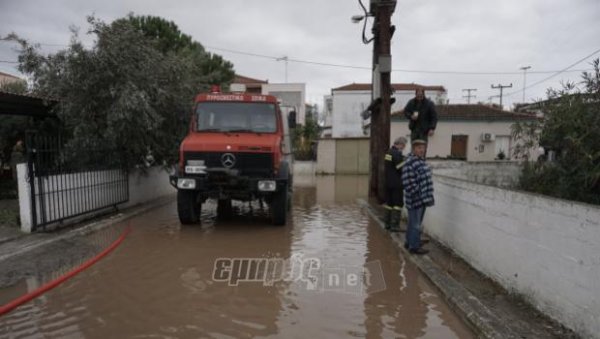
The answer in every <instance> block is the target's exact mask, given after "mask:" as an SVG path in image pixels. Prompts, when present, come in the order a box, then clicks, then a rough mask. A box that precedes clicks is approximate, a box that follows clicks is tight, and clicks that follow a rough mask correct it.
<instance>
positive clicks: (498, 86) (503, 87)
mask: <svg viewBox="0 0 600 339" xmlns="http://www.w3.org/2000/svg"><path fill="white" fill-rule="evenodd" d="M511 87H512V83H511V84H510V85H508V86H507V85H501V84H498V85H497V86H494V85H492V88H493V89H497V88H499V89H500V109H502V95H503V93H504V89H505V88H511Z"/></svg>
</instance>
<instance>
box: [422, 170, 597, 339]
mask: <svg viewBox="0 0 600 339" xmlns="http://www.w3.org/2000/svg"><path fill="white" fill-rule="evenodd" d="M434 189H435V199H436V204H435V206H434V207H431V208H428V209H427V213H426V216H425V220H424V225H425V229H426V231H427V232H428V233H429V234H430V235H431V236H432V237H433V238H435V239H437V240H439V241H440V242H441V243H443V244H444V245H446V246H448V247H449V248H451V249H453V250H454V251H455V252H456V253H457V254H458V255H459V256H461V257H462V258H463V259H465V260H466V261H467V262H469V263H470V264H471V265H472V266H473V267H475V268H476V269H477V270H479V271H481V272H482V273H484V274H486V275H487V276H489V277H491V278H492V279H494V280H496V281H497V282H499V283H500V284H501V285H503V286H504V287H505V288H507V289H508V290H510V291H514V292H516V293H519V294H521V295H523V296H525V297H526V298H527V299H528V300H529V301H530V302H531V303H532V304H533V305H535V306H536V307H537V308H539V309H540V310H541V311H542V312H544V313H546V314H548V315H550V316H551V317H553V318H555V319H557V320H558V321H560V322H561V323H563V324H565V325H566V326H568V327H570V328H572V329H574V330H575V331H577V332H578V333H580V334H581V335H582V336H583V337H592V338H600V208H599V207H598V206H592V205H587V204H582V203H575V202H571V201H565V200H560V199H553V198H549V197H544V196H540V195H536V194H529V193H524V192H518V191H512V190H507V189H501V188H495V187H491V186H486V185H481V184H476V183H472V182H468V181H465V180H461V179H455V178H450V177H445V176H441V175H437V174H434Z"/></svg>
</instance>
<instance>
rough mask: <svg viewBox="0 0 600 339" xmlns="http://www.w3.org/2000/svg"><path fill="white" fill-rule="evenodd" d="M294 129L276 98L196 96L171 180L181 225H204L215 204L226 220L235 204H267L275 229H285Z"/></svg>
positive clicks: (215, 91) (215, 93) (214, 92)
mask: <svg viewBox="0 0 600 339" xmlns="http://www.w3.org/2000/svg"><path fill="white" fill-rule="evenodd" d="M294 127H295V121H293V120H288V118H287V116H285V115H284V113H282V111H281V109H280V107H279V104H278V102H277V98H276V97H274V96H271V95H257V94H248V93H221V91H220V90H219V89H218V87H213V89H212V90H211V93H201V94H199V95H197V96H196V98H195V105H194V110H193V114H192V117H191V121H190V127H189V132H188V135H187V136H186V137H185V139H183V141H182V142H181V146H180V148H179V165H178V167H177V169H176V171H175V173H174V174H173V175H171V177H170V181H171V184H172V185H173V186H174V187H176V188H177V211H178V214H179V220H180V221H181V223H182V224H193V223H197V222H199V219H200V212H201V208H202V204H203V203H204V202H206V200H207V199H214V200H216V201H217V214H218V215H219V216H221V217H227V216H229V214H230V213H231V210H232V207H231V202H232V200H239V201H253V200H262V201H263V202H266V203H267V204H268V205H269V209H270V215H271V219H272V223H273V224H275V225H284V224H285V222H286V217H287V212H288V210H289V208H290V206H291V202H290V201H291V200H290V199H291V190H292V178H293V173H292V167H293V166H292V165H293V157H292V152H291V143H290V133H289V130H290V128H294Z"/></svg>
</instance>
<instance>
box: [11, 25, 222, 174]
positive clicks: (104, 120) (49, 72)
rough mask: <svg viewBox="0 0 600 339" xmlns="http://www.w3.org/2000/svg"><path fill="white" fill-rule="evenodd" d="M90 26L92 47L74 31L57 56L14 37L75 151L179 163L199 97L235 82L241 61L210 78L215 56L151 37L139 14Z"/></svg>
mask: <svg viewBox="0 0 600 339" xmlns="http://www.w3.org/2000/svg"><path fill="white" fill-rule="evenodd" d="M88 23H89V29H88V32H87V33H88V34H90V35H93V36H94V38H95V43H94V45H93V46H92V47H91V48H86V47H85V46H84V44H83V43H82V42H81V40H80V39H79V36H78V32H77V31H76V30H74V29H72V38H71V42H70V44H69V46H68V47H67V48H66V49H64V50H61V51H59V52H57V53H55V54H51V55H43V54H42V53H40V51H39V48H38V47H37V46H35V45H32V44H30V43H29V42H27V41H25V40H23V39H21V38H19V37H18V36H17V35H16V34H11V35H9V37H8V38H9V39H12V40H15V41H18V42H19V43H20V44H21V52H20V55H19V70H20V71H21V72H23V73H25V74H27V75H28V76H29V77H30V80H31V83H32V90H33V92H34V93H36V94H38V95H42V96H47V97H52V98H56V99H58V100H59V103H58V104H57V105H56V106H55V108H54V110H55V113H56V114H57V115H58V117H59V118H60V119H61V120H62V122H63V124H64V126H65V130H66V134H67V135H66V137H67V140H68V142H67V144H66V147H67V149H68V150H69V152H68V154H70V155H71V156H72V157H73V158H77V159H83V158H85V157H86V156H89V155H90V154H91V153H90V150H98V149H104V150H109V152H108V153H107V156H106V157H104V158H103V160H102V161H105V162H110V161H113V160H116V158H118V160H119V161H122V162H124V163H125V165H126V166H127V167H128V168H132V167H136V166H140V165H149V164H156V163H157V164H161V165H168V164H170V163H172V162H174V161H175V159H176V158H177V148H178V145H179V142H180V140H181V138H182V137H183V134H184V133H185V131H186V122H187V116H188V113H189V111H190V107H191V104H192V100H193V97H194V95H195V94H196V93H197V92H198V91H199V90H200V89H202V88H203V87H207V86H208V85H209V83H207V82H206V81H212V80H218V81H220V82H227V81H231V79H232V78H233V66H232V65H231V64H230V63H228V62H222V63H220V64H219V65H218V66H217V67H215V68H216V69H215V71H214V72H215V73H217V74H219V75H220V76H213V77H210V76H209V74H205V73H206V71H205V70H204V71H203V70H202V67H203V66H204V65H205V64H210V63H211V60H213V59H214V56H211V55H209V54H208V53H205V52H203V50H197V51H196V52H194V53H192V52H190V51H189V50H185V49H183V50H182V49H177V48H174V47H173V48H171V47H169V46H165V45H164V40H165V39H168V37H165V36H163V37H157V36H149V35H146V34H144V32H143V30H141V29H140V27H139V26H136V25H135V24H134V22H133V20H132V16H129V17H128V18H126V19H119V20H116V21H114V22H112V23H111V24H107V23H105V22H103V21H101V20H99V19H97V18H95V17H88ZM173 26H174V24H173ZM173 26H172V28H173ZM174 28H175V29H176V26H174ZM198 45H199V44H198ZM94 160H95V161H97V157H96V159H94Z"/></svg>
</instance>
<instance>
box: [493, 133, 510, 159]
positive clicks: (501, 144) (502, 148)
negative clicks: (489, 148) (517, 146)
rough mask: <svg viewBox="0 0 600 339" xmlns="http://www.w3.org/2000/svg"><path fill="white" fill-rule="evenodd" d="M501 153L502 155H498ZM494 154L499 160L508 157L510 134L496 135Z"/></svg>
mask: <svg viewBox="0 0 600 339" xmlns="http://www.w3.org/2000/svg"><path fill="white" fill-rule="evenodd" d="M500 153H502V154H503V156H501V155H500ZM494 156H495V157H496V158H497V159H499V160H504V159H510V136H508V135H497V136H496V152H495V154H494Z"/></svg>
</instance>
